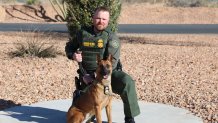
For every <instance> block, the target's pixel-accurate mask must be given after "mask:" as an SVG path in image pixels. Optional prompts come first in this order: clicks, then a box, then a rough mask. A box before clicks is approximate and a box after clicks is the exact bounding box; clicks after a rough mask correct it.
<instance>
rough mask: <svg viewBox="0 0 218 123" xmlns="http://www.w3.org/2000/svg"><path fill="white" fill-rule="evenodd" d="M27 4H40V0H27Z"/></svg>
mask: <svg viewBox="0 0 218 123" xmlns="http://www.w3.org/2000/svg"><path fill="white" fill-rule="evenodd" d="M26 4H27V5H35V4H40V0H27V1H26Z"/></svg>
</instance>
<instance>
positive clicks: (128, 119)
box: [125, 117, 135, 123]
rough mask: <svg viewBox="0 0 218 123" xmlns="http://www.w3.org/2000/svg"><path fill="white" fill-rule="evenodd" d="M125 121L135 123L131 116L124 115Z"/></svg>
mask: <svg viewBox="0 0 218 123" xmlns="http://www.w3.org/2000/svg"><path fill="white" fill-rule="evenodd" d="M125 123H135V121H134V118H133V117H125Z"/></svg>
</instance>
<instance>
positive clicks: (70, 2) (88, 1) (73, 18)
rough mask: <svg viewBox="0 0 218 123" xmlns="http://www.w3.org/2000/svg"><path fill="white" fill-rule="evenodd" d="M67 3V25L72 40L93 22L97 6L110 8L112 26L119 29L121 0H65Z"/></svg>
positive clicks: (114, 29) (113, 28) (113, 29)
mask: <svg viewBox="0 0 218 123" xmlns="http://www.w3.org/2000/svg"><path fill="white" fill-rule="evenodd" d="M65 2H66V5H67V16H66V21H67V27H68V31H69V33H70V38H72V39H70V40H74V39H75V36H76V33H77V31H78V30H79V29H80V28H81V27H86V26H90V25H91V24H92V15H93V12H94V11H95V9H96V8H97V7H100V6H106V7H108V8H109V9H110V26H111V28H112V31H113V32H115V31H117V19H118V17H119V15H120V11H121V1H120V0H65Z"/></svg>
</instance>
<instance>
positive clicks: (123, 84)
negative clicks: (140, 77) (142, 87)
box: [112, 72, 135, 94]
mask: <svg viewBox="0 0 218 123" xmlns="http://www.w3.org/2000/svg"><path fill="white" fill-rule="evenodd" d="M132 87H135V82H134V81H133V79H132V77H131V76H129V75H128V74H126V73H124V72H119V73H117V74H116V75H114V76H112V89H113V91H114V92H115V93H118V94H122V93H124V92H125V91H129V90H130V89H131V88H132Z"/></svg>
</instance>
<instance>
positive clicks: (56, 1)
mask: <svg viewBox="0 0 218 123" xmlns="http://www.w3.org/2000/svg"><path fill="white" fill-rule="evenodd" d="M49 2H50V3H51V5H52V7H53V9H54V10H55V11H56V12H57V14H58V15H60V16H61V19H62V21H65V20H66V14H67V12H66V11H67V10H66V6H65V2H64V0H49ZM58 10H60V12H61V13H59V11H58Z"/></svg>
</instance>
